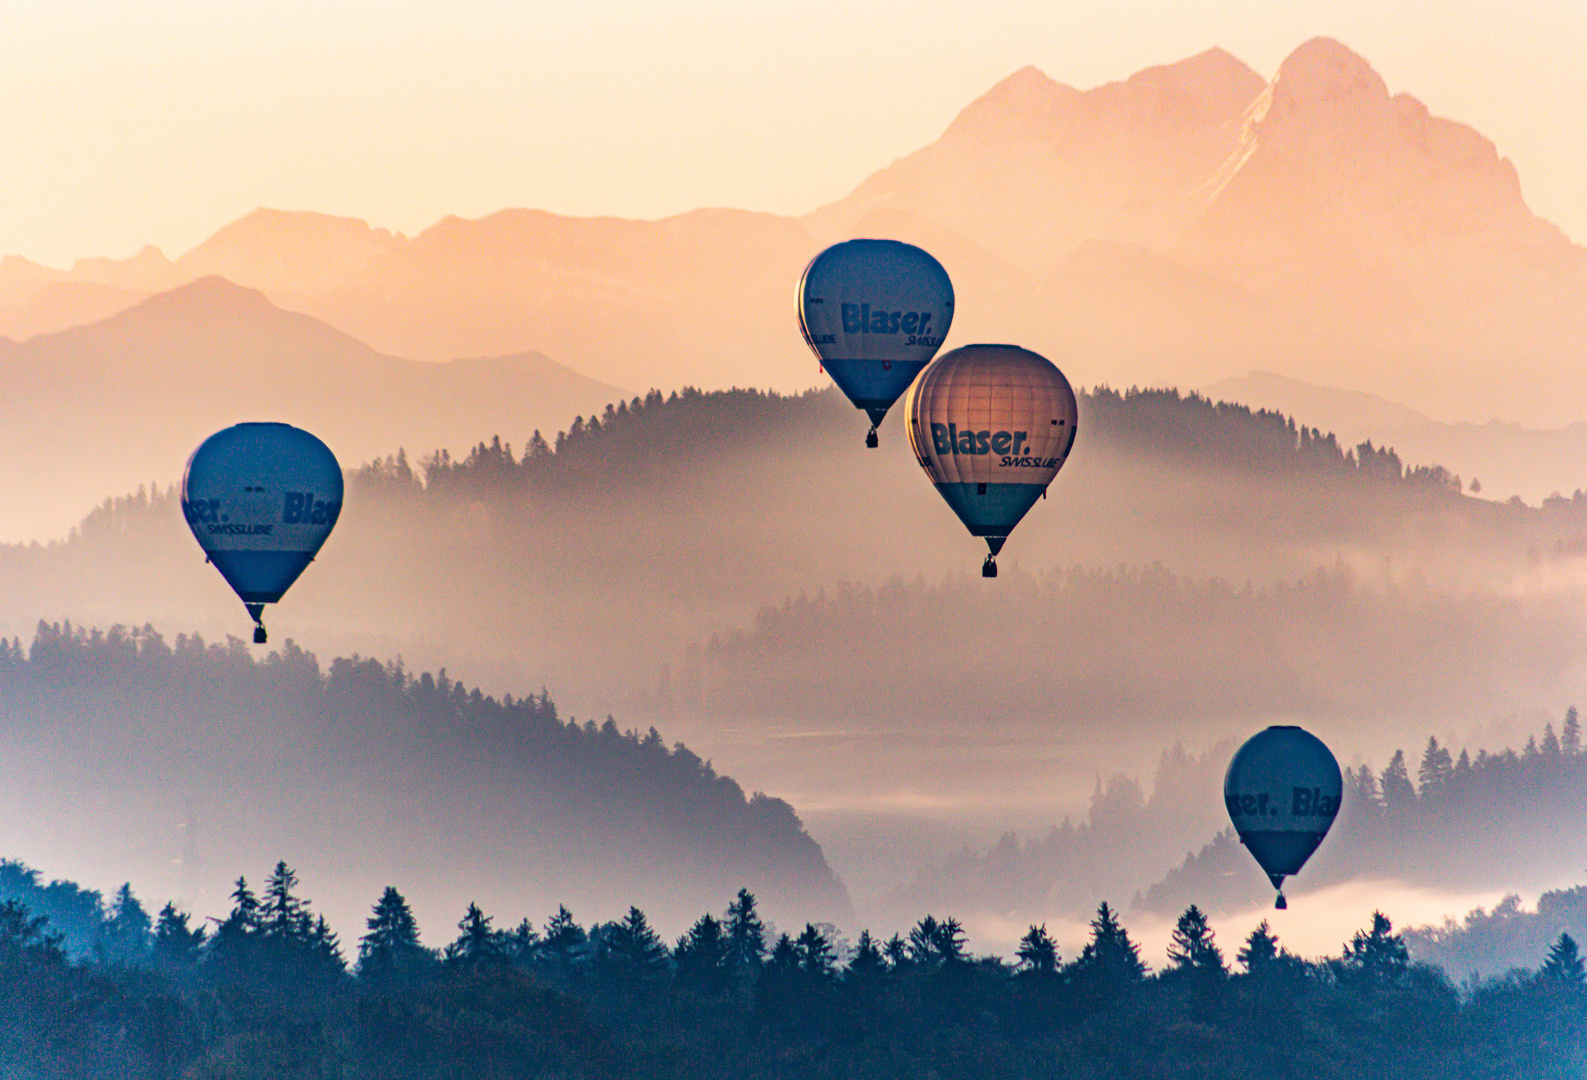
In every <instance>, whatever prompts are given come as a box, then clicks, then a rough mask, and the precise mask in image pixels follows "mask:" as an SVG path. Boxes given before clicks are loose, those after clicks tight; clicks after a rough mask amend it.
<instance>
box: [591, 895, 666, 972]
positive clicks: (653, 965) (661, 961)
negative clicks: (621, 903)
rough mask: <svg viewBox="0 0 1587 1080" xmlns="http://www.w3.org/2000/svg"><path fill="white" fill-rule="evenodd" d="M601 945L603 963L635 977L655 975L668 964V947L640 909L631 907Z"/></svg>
mask: <svg viewBox="0 0 1587 1080" xmlns="http://www.w3.org/2000/svg"><path fill="white" fill-rule="evenodd" d="M601 944H602V948H601V952H600V957H601V959H602V960H605V961H607V962H608V963H615V964H617V965H619V966H621V967H624V968H626V969H628V970H629V971H632V972H634V973H636V974H641V975H646V974H653V973H655V972H657V971H659V970H660V969H661V968H663V967H664V966H665V965H666V963H667V946H666V945H664V944H663V943H662V941H661V938H660V936H659V935H657V933H656V932H655V931H654V930H652V929H651V928H650V920H648V919H647V918H645V913H644V912H643V911H640V910H639V909H638V908H637V907H633V906H630V907H629V909H628V914H627V915H624V916H623V918H622V919H621V920H620V921H619V922H615V923H611V924H609V925H608V926H607V927H606V928H605V933H604V934H603V935H602V939H601Z"/></svg>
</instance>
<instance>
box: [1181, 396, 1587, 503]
mask: <svg viewBox="0 0 1587 1080" xmlns="http://www.w3.org/2000/svg"><path fill="white" fill-rule="evenodd" d="M1203 392H1204V393H1206V394H1207V395H1208V396H1209V397H1212V398H1215V399H1217V400H1220V401H1238V402H1242V403H1244V404H1246V405H1249V406H1251V407H1252V408H1253V409H1270V410H1273V411H1275V412H1281V413H1285V414H1286V415H1289V416H1304V417H1307V418H1308V421H1309V422H1311V423H1313V424H1315V425H1316V426H1318V427H1320V428H1323V429H1324V430H1327V431H1332V432H1335V433H1336V434H1338V436H1339V438H1340V441H1341V442H1343V443H1345V444H1346V445H1350V444H1354V443H1356V442H1359V441H1361V440H1362V439H1369V438H1370V439H1376V440H1377V441H1379V442H1381V443H1386V444H1389V445H1392V446H1394V447H1395V448H1396V449H1397V450H1398V451H1400V453H1402V454H1403V455H1405V457H1407V458H1408V459H1410V460H1412V461H1437V462H1440V463H1442V464H1444V465H1446V466H1447V467H1448V468H1449V469H1451V470H1452V471H1454V472H1456V473H1458V474H1459V475H1461V476H1464V477H1466V478H1467V480H1468V481H1471V480H1476V481H1479V482H1480V490H1481V492H1482V494H1483V496H1484V497H1485V498H1489V499H1499V500H1503V499H1508V498H1510V497H1511V496H1518V497H1520V498H1522V499H1524V500H1525V501H1527V502H1530V503H1539V502H1542V501H1544V500H1545V499H1549V498H1552V497H1556V496H1560V495H1563V496H1567V497H1568V496H1569V495H1570V494H1571V493H1572V492H1574V491H1576V490H1577V489H1579V488H1582V487H1587V469H1583V468H1582V467H1581V463H1582V462H1583V461H1587V423H1575V424H1571V425H1570V426H1568V427H1565V428H1557V429H1553V430H1540V429H1537V428H1527V427H1522V426H1521V425H1519V424H1502V423H1499V422H1498V421H1490V422H1488V423H1486V424H1464V423H1462V424H1446V423H1441V422H1439V421H1437V420H1432V419H1430V418H1428V417H1426V416H1424V415H1423V414H1421V413H1419V412H1417V411H1416V410H1414V409H1411V408H1407V407H1406V406H1404V405H1401V404H1399V403H1398V402H1394V401H1390V400H1388V399H1387V398H1382V397H1378V396H1377V395H1374V394H1364V393H1361V392H1359V391H1354V390H1341V389H1339V388H1337V387H1330V386H1318V385H1315V384H1313V383H1309V382H1302V381H1300V380H1298V379H1290V378H1285V377H1284V376H1282V375H1276V374H1274V373H1273V372H1270V371H1252V372H1251V373H1250V374H1248V375H1245V376H1241V377H1235V378H1228V379H1220V380H1219V381H1217V382H1215V383H1212V384H1210V385H1209V386H1207V387H1206V388H1205V389H1204V391H1203Z"/></svg>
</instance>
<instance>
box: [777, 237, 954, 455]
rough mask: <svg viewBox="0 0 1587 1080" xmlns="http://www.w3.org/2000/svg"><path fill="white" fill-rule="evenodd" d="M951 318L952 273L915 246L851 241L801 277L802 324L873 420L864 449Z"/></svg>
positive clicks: (836, 246) (928, 357)
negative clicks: (950, 276)
mask: <svg viewBox="0 0 1587 1080" xmlns="http://www.w3.org/2000/svg"><path fill="white" fill-rule="evenodd" d="M952 322H953V283H952V282H951V281H949V280H948V272H947V271H946V270H944V269H943V268H942V264H941V263H939V262H938V261H937V260H936V259H934V258H932V257H931V256H930V255H929V254H927V253H926V252H924V251H922V250H921V249H920V248H917V247H915V246H914V245H913V244H905V243H900V242H899V241H897V240H846V241H844V242H843V243H841V244H833V245H832V246H831V247H829V248H827V249H826V250H825V251H823V252H822V253H821V254H819V255H817V256H816V257H815V258H814V259H812V260H811V261H810V265H809V266H807V267H805V272H804V276H803V277H802V278H800V279H799V329H800V330H801V331H802V332H803V333H804V337H805V342H806V343H807V344H808V345H809V346H810V348H811V349H812V350H813V351H814V352H815V354H816V356H817V357H819V358H820V360H821V366H822V367H823V368H824V369H825V370H826V371H827V373H828V374H830V375H831V376H832V381H833V382H835V383H837V384H838V389H839V390H842V391H843V392H844V393H845V394H847V395H848V399H849V400H850V401H852V402H854V405H855V407H856V408H860V409H864V410H865V412H866V414H867V415H868V416H869V417H870V418H871V430H870V433H869V434H867V435H866V436H865V445H866V446H870V447H875V446H876V442H877V439H876V426H877V425H878V424H880V423H881V422H882V418H883V417H884V416H886V415H887V410H888V409H890V408H892V405H893V402H895V401H897V400H898V397H899V395H900V394H902V393H903V392H904V391H905V390H907V389H908V388H909V384H910V383H912V382H914V380H915V376H916V375H918V374H919V373H920V369H921V368H923V367H925V366H926V365H927V364H928V363H930V361H931V358H932V357H933V356H935V355H937V349H938V348H939V347H941V345H942V339H943V338H945V337H947V336H948V327H949V326H950V325H951V324H952Z"/></svg>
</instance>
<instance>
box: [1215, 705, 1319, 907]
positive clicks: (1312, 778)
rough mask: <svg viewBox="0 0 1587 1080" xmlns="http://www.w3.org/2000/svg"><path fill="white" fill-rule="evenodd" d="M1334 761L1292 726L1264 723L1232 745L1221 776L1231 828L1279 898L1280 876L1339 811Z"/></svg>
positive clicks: (1307, 853) (1296, 866)
mask: <svg viewBox="0 0 1587 1080" xmlns="http://www.w3.org/2000/svg"><path fill="white" fill-rule="evenodd" d="M1343 790H1344V788H1343V784H1342V782H1341V779H1340V776H1339V763H1338V762H1337V761H1335V760H1334V756H1333V754H1332V753H1330V752H1329V750H1328V747H1326V746H1324V745H1323V742H1322V740H1321V739H1319V738H1317V736H1315V735H1312V734H1310V733H1309V732H1306V731H1302V730H1301V729H1300V728H1298V727H1270V728H1268V729H1267V730H1266V731H1262V732H1258V733H1257V734H1255V735H1253V736H1251V738H1250V739H1248V740H1247V741H1246V744H1245V745H1244V746H1242V747H1240V749H1239V750H1237V751H1235V754H1234V759H1233V760H1232V761H1230V762H1229V771H1228V773H1227V774H1226V775H1225V776H1224V778H1223V801H1224V804H1225V805H1226V806H1228V808H1229V817H1230V818H1232V819H1233V820H1234V831H1235V832H1237V833H1239V834H1240V843H1242V844H1244V845H1245V846H1246V848H1247V849H1248V850H1249V851H1250V852H1251V854H1252V855H1253V856H1254V857H1255V858H1256V861H1257V864H1258V865H1259V866H1261V867H1262V869H1263V871H1264V872H1265V873H1266V874H1267V877H1268V880H1269V881H1271V882H1272V883H1273V888H1275V889H1277V890H1278V900H1277V902H1276V903H1275V904H1274V906H1275V907H1277V908H1284V907H1287V906H1288V905H1287V904H1286V903H1285V900H1284V879H1285V878H1286V877H1288V876H1290V875H1291V874H1294V873H1297V872H1298V871H1299V870H1300V868H1301V867H1302V866H1304V865H1306V860H1307V859H1309V858H1310V857H1311V853H1312V852H1314V851H1316V850H1317V845H1318V844H1321V843H1322V840H1323V837H1324V836H1326V835H1328V826H1330V825H1332V824H1333V820H1334V815H1335V814H1337V813H1338V812H1339V798H1340V795H1341V794H1342V793H1343Z"/></svg>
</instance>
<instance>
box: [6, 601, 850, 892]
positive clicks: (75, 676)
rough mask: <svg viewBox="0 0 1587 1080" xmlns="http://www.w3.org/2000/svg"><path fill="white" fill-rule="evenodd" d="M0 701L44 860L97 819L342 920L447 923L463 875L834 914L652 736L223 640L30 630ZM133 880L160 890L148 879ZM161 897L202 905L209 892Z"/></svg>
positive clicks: (784, 832) (797, 834)
mask: <svg viewBox="0 0 1587 1080" xmlns="http://www.w3.org/2000/svg"><path fill="white" fill-rule="evenodd" d="M0 681H3V682H4V692H3V694H0V741H3V742H4V743H5V745H6V754H7V759H8V760H9V761H11V762H12V763H13V786H14V790H17V791H19V792H24V791H25V792H27V793H28V795H27V796H26V798H25V799H24V800H23V802H24V804H25V806H26V807H27V809H26V810H25V811H23V810H21V808H17V810H16V812H20V813H24V814H25V816H26V817H27V819H28V820H37V819H38V818H39V817H40V816H43V817H47V818H50V819H52V820H53V821H54V823H55V824H54V826H53V832H54V835H55V836H56V837H57V840H59V839H60V838H61V837H62V835H63V834H64V835H72V834H74V833H75V834H76V835H78V836H79V837H80V838H81V839H82V840H83V842H84V844H85V845H86V843H87V835H88V833H90V832H92V830H94V829H95V828H96V824H95V823H96V820H97V815H98V814H99V813H101V812H103V811H104V810H106V809H108V808H110V807H112V806H113V807H115V808H116V817H117V820H116V822H115V823H114V824H113V825H111V824H105V823H100V824H99V825H98V826H97V827H98V828H101V829H103V830H105V831H106V832H108V833H110V834H112V835H113V836H115V837H117V838H119V840H118V841H117V842H119V843H121V844H122V845H123V846H124V848H125V849H126V853H127V859H131V860H134V861H136V860H138V859H140V858H144V859H146V858H148V855H147V854H144V853H145V852H147V849H148V848H149V846H150V836H151V834H152V835H154V836H156V837H163V835H164V834H165V832H166V827H165V825H164V822H166V821H168V820H175V819H180V818H182V817H183V815H184V812H185V813H186V815H187V816H188V817H189V818H193V817H194V816H195V815H196V817H197V819H198V820H200V821H202V823H203V825H202V828H203V831H204V843H205V845H206V846H210V845H220V846H222V847H224V848H225V849H226V850H227V851H228V862H235V861H237V860H240V859H244V858H246V859H251V860H255V861H261V862H263V861H265V860H270V859H274V858H277V857H281V856H282V855H288V856H289V857H290V860H291V861H292V862H293V863H294V864H303V865H304V866H305V867H308V866H312V867H314V868H315V869H316V870H317V872H318V873H319V874H320V875H321V876H329V875H334V876H335V878H336V879H337V880H336V881H335V884H334V889H335V893H336V894H337V895H338V896H343V897H346V899H347V900H348V901H349V902H350V903H356V904H357V905H362V904H363V903H364V902H365V901H366V900H367V898H368V896H371V895H374V894H375V892H376V891H378V889H379V888H380V887H381V886H383V885H385V884H389V883H391V882H392V881H395V880H399V879H401V880H402V881H404V888H405V889H410V890H412V891H411V892H410V895H414V896H416V897H417V898H422V900H423V902H424V904H425V906H426V907H432V908H434V907H439V908H441V909H442V910H445V911H446V912H447V914H449V915H450V914H452V913H453V911H452V909H453V908H455V909H457V910H461V909H462V906H463V905H464V904H465V903H466V902H467V901H468V900H469V899H475V897H472V896H470V897H463V896H458V895H454V894H453V892H452V890H454V889H455V888H456V887H458V886H459V885H461V884H462V883H461V882H456V881H452V880H449V879H451V878H453V877H455V875H457V874H459V873H461V874H463V876H465V877H468V878H472V879H475V882H476V883H475V884H474V885H472V886H470V887H476V888H478V887H484V886H481V885H479V884H478V882H479V881H480V880H482V879H484V878H486V877H487V876H489V877H491V879H492V884H491V885H490V886H489V888H490V890H491V891H492V892H493V893H494V894H495V895H496V897H497V902H496V903H494V904H492V906H501V901H504V900H506V899H507V898H508V897H511V898H512V899H513V900H514V902H515V903H514V906H515V907H518V908H527V909H529V910H554V909H555V905H556V904H558V903H563V902H565V903H567V904H569V905H570V906H573V907H574V908H575V909H577V908H581V907H582V908H585V909H587V908H588V907H589V906H590V905H591V904H592V903H593V902H596V901H597V899H601V900H604V899H606V898H607V897H608V896H609V894H611V893H613V892H616V893H619V894H627V895H633V896H639V895H644V896H646V897H648V898H652V899H653V900H654V901H655V902H657V903H658V904H659V905H660V907H659V909H658V911H657V914H658V915H662V916H663V917H666V918H668V919H669V920H671V919H674V918H677V919H681V918H682V917H684V916H685V915H687V914H691V913H692V912H693V910H694V908H695V907H696V906H701V905H711V906H714V905H715V904H716V903H717V902H718V900H719V898H720V897H721V896H726V895H731V894H732V893H733V891H735V890H736V889H737V888H739V887H741V886H745V885H748V886H749V887H751V888H752V889H753V890H754V891H755V892H756V893H757V894H758V895H760V896H761V898H762V900H763V901H764V902H766V903H767V904H768V906H769V908H770V909H772V910H774V911H782V912H786V913H791V912H795V911H798V912H804V913H806V914H805V917H808V918H822V919H832V920H846V919H848V918H850V917H852V912H851V911H850V910H849V906H848V900H847V897H846V896H845V895H844V893H843V889H842V886H841V885H840V884H839V883H838V882H837V881H836V880H835V878H834V877H833V876H832V872H831V870H830V868H829V867H828V866H827V864H826V861H825V860H824V858H823V857H822V854H821V850H820V847H819V846H818V845H817V844H816V843H815V842H814V841H813V840H811V838H810V836H809V835H808V833H806V832H805V831H804V828H803V825H802V824H801V823H800V821H799V819H798V817H797V815H796V814H795V813H794V811H793V809H792V808H791V807H790V806H789V805H788V804H787V803H786V802H784V801H782V800H780V799H775V798H771V797H768V796H765V795H762V794H759V793H756V794H755V795H753V796H746V794H745V793H744V791H743V790H742V789H741V788H740V787H739V785H738V784H737V783H735V782H734V781H733V780H731V779H730V778H728V777H726V776H722V775H720V774H718V773H717V772H716V771H715V770H714V769H713V768H712V767H711V765H710V764H709V763H708V762H706V761H703V760H702V759H701V758H700V757H698V756H697V755H696V754H694V753H693V752H692V751H690V750H689V749H688V748H687V747H685V746H684V745H683V744H681V743H677V744H674V745H673V746H671V747H670V748H669V747H668V746H667V745H666V744H665V743H664V742H663V741H662V739H661V736H660V735H659V734H658V733H657V732H656V731H655V729H654V728H652V729H651V730H650V731H649V733H648V734H646V735H640V734H638V733H636V732H633V731H629V732H626V733H624V732H621V731H620V730H619V729H618V727H617V726H616V724H615V723H613V722H612V721H611V719H610V718H607V720H606V722H605V724H604V725H598V724H597V723H596V722H595V721H593V720H591V721H585V722H583V723H580V722H578V721H577V720H574V719H564V718H563V717H562V716H561V715H560V714H559V712H558V710H557V708H556V705H555V704H554V703H553V702H552V701H551V700H550V698H549V697H548V696H546V695H545V694H544V692H542V693H541V694H539V695H538V696H537V695H530V696H528V697H524V698H521V699H517V700H514V699H513V698H512V697H511V696H510V695H508V696H505V697H495V696H485V695H482V693H481V691H480V690H479V689H478V688H474V689H470V688H468V687H466V686H464V685H463V684H461V683H458V682H454V681H453V680H451V679H450V678H448V676H447V674H446V672H445V671H444V670H443V671H442V672H440V673H439V675H433V674H431V673H429V672H426V673H423V674H419V675H414V674H412V673H410V672H408V671H406V670H405V669H404V668H403V667H402V666H401V664H400V663H389V664H381V663H378V662H376V661H373V660H368V659H363V658H360V657H357V656H353V657H343V658H338V659H336V660H334V661H332V662H331V663H330V664H329V665H328V666H327V667H325V668H322V667H321V665H320V664H319V662H318V661H317V660H316V658H315V657H314V656H313V654H310V653H305V652H303V651H302V650H301V649H298V648H296V647H295V646H294V645H293V644H292V643H291V642H290V641H289V642H287V643H286V644H284V645H283V646H281V647H280V648H278V649H276V650H274V651H272V652H270V653H269V654H268V655H266V656H264V657H262V658H260V659H258V660H255V659H254V658H253V657H252V656H251V655H250V654H249V652H248V651H247V649H246V648H245V647H244V646H243V645H242V643H241V642H240V641H238V640H237V639H235V638H233V639H231V640H230V641H229V642H228V643H227V644H226V645H207V646H206V645H205V643H204V642H203V640H202V639H200V638H197V637H195V636H188V635H179V636H178V637H177V638H176V639H175V640H174V641H173V642H170V643H167V642H166V641H165V640H164V639H163V638H162V637H161V636H160V635H159V634H157V633H155V632H153V631H152V630H149V629H147V628H146V629H144V630H141V631H136V630H134V631H127V630H125V629H124V628H121V627H115V628H112V629H111V630H110V631H109V632H108V633H106V632H102V631H99V630H94V631H92V632H89V631H86V630H84V629H82V628H80V627H79V628H74V627H72V626H71V625H70V624H67V625H66V626H64V627H62V626H60V625H55V626H49V625H45V624H42V623H41V624H40V625H39V627H38V630H37V632H36V634H35V637H34V639H33V643H32V645H31V646H30V647H28V648H26V649H24V648H23V647H22V645H21V643H20V642H19V641H15V640H13V641H10V642H0ZM288 791H291V792H296V793H297V794H296V795H294V796H293V797H292V798H290V799H283V798H282V797H281V796H282V795H283V794H284V793H286V792H288ZM184 805H185V806H186V807H187V809H186V811H184V809H183V808H184ZM17 824H18V825H20V822H18V823H17ZM34 831H35V830H31V829H30V830H27V832H28V834H29V835H31V834H32V833H33V832H34ZM100 839H101V840H103V839H105V837H103V836H101V837H100ZM157 846H158V841H156V847H157ZM152 854H157V852H155V853H152ZM126 861H127V860H126V859H124V860H122V861H121V862H119V863H118V866H124V865H126ZM192 869H193V868H191V867H190V868H189V871H192ZM147 870H148V872H151V873H158V874H159V875H160V876H161V877H162V878H164V879H166V881H167V887H169V888H172V891H173V892H174V891H175V887H176V886H177V885H178V882H177V881H172V880H170V879H171V877H172V871H171V869H170V867H169V865H168V864H166V863H164V861H163V860H159V859H156V860H154V865H152V866H149V867H147ZM124 872H125V871H124ZM180 884H181V886H182V888H183V889H185V890H187V891H192V890H193V889H194V888H195V887H203V886H207V887H208V889H209V895H211V896H219V895H223V891H222V890H223V887H224V885H225V880H224V879H220V880H208V881H197V882H195V881H186V882H182V883H180ZM195 899H196V898H195ZM353 910H357V908H356V907H354V908H353Z"/></svg>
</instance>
